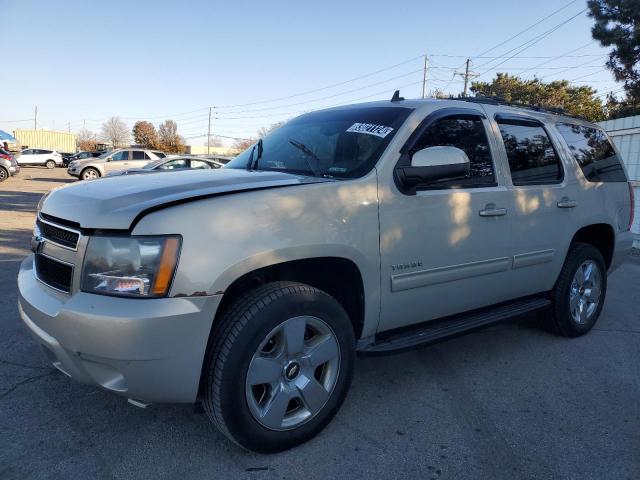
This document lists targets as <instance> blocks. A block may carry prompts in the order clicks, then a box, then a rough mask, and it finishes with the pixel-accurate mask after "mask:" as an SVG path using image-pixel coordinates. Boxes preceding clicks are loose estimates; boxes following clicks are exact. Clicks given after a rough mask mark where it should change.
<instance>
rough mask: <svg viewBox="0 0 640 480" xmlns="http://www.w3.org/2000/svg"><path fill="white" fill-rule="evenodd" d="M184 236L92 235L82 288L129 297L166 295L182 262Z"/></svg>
mask: <svg viewBox="0 0 640 480" xmlns="http://www.w3.org/2000/svg"><path fill="white" fill-rule="evenodd" d="M179 253H180V237H177V236H166V237H158V236H153V237H102V236H95V237H91V238H90V239H89V245H87V253H86V254H85V257H84V266H83V269H82V287H81V288H82V290H83V291H85V292H91V293H102V294H104V295H118V296H125V297H163V296H165V295H166V294H167V293H168V292H169V287H170V286H171V280H172V279H173V274H174V272H175V268H176V265H177V263H178V255H179Z"/></svg>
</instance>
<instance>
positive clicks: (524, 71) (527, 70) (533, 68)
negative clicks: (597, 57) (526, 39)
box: [517, 40, 604, 75]
mask: <svg viewBox="0 0 640 480" xmlns="http://www.w3.org/2000/svg"><path fill="white" fill-rule="evenodd" d="M594 42H595V40H592V41H590V42H587V43H585V44H584V45H581V46H579V47H578V48H574V49H573V50H569V51H568V52H567V53H566V54H561V55H556V56H555V57H552V58H551V59H550V60H547V61H546V62H542V63H539V64H538V65H534V66H533V67H531V68H528V69H526V70H522V71H521V72H519V73H518V74H517V75H522V74H523V73H526V72H530V71H531V70H536V69H538V68H539V67H541V66H542V65H547V64H549V63H551V62H553V61H555V60H558V59H560V58H565V57H566V56H567V54H569V53H573V52H577V51H578V50H582V49H583V48H586V47H588V46H589V45H591V44H592V43H594ZM603 56H604V55H602V57H603ZM591 61H592V60H590V61H588V62H586V63H590V62H591ZM586 63H585V65H586Z"/></svg>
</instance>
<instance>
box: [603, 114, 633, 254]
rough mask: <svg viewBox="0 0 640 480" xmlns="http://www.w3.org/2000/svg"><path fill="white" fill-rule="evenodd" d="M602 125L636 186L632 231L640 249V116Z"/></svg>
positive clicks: (618, 119) (608, 121)
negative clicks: (618, 151)
mask: <svg viewBox="0 0 640 480" xmlns="http://www.w3.org/2000/svg"><path fill="white" fill-rule="evenodd" d="M600 125H601V126H602V127H603V128H604V129H605V130H606V131H607V133H608V134H609V136H610V137H611V139H612V140H613V143H615V144H616V147H618V150H620V154H621V155H622V161H623V162H624V164H625V166H626V167H627V173H628V174H629V180H631V183H632V184H633V186H634V192H635V198H636V205H635V212H636V215H635V220H634V222H633V226H632V227H631V230H632V231H633V233H634V234H635V241H634V242H633V244H634V247H636V248H640V115H636V116H635V117H624V118H617V119H615V120H607V121H606V122H600Z"/></svg>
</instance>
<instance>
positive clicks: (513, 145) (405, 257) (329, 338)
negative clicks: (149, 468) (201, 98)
mask: <svg viewBox="0 0 640 480" xmlns="http://www.w3.org/2000/svg"><path fill="white" fill-rule="evenodd" d="M631 197H632V190H631V189H630V188H629V184H628V181H627V176H626V173H625V168H624V165H623V164H622V162H621V161H620V157H619V155H618V153H617V151H616V148H615V147H614V146H613V144H612V143H611V142H610V140H609V139H608V137H607V135H606V133H605V132H604V131H602V130H601V129H600V128H599V127H598V126H596V125H594V124H593V123H590V122H587V121H585V120H582V119H579V118H575V117H571V116H566V115H562V114H558V113H556V112H550V111H544V110H542V109H539V108H536V109H529V108H522V107H518V106H513V105H509V104H507V103H506V102H501V101H498V100H494V99H483V98H466V99H459V100H404V99H402V98H401V97H399V95H394V98H393V99H392V101H384V102H372V103H365V104H359V105H351V106H345V107H338V108H333V109H328V110H323V111H318V112H312V113H308V114H305V115H302V116H300V117H298V118H296V119H294V120H292V121H290V122H288V123H286V124H285V125H284V126H282V127H281V128H279V129H278V130H276V131H274V132H273V133H271V134H270V135H268V136H266V137H265V138H264V139H263V140H261V141H259V142H257V143H256V144H255V145H253V146H252V147H250V148H249V149H248V150H246V151H245V152H243V153H242V154H240V155H239V156H238V157H236V158H235V159H234V160H232V161H231V162H229V163H228V164H227V165H226V166H225V167H224V168H221V169H217V170H188V171H180V172H173V173H158V174H154V175H126V176H120V177H113V178H103V179H99V180H97V181H93V182H82V183H80V184H72V185H68V186H64V187H62V188H59V189H56V190H54V191H52V192H51V193H50V194H48V195H47V196H46V197H45V198H43V199H42V200H41V202H40V204H39V206H38V213H37V220H36V225H35V230H34V235H33V238H32V245H31V246H32V250H33V252H34V253H33V255H32V256H30V257H28V258H27V259H26V260H25V261H24V262H23V263H22V265H21V268H20V272H19V277H18V287H19V311H20V315H21V317H22V320H23V321H24V323H25V324H26V326H27V327H28V328H29V330H30V331H31V332H32V333H33V335H34V337H35V339H36V341H37V342H39V343H40V344H41V345H42V347H43V350H44V352H45V354H46V355H47V357H48V358H49V359H50V361H51V362H52V364H53V365H54V366H55V367H56V368H58V369H59V370H60V371H62V372H63V373H65V374H66V375H68V376H69V377H72V378H74V379H76V380H78V381H80V382H84V383H88V384H93V385H97V386H99V387H101V388H103V389H106V390H108V391H111V392H113V393H115V394H118V395H122V396H124V397H126V398H128V399H129V401H130V402H131V403H133V404H134V405H137V406H147V405H148V404H150V403H152V402H202V404H203V406H204V409H205V411H206V413H207V414H208V416H209V418H210V419H211V421H212V422H213V423H214V424H215V425H216V426H217V427H218V428H219V429H220V431H221V432H223V433H224V434H225V435H226V436H227V437H228V438H230V439H231V440H232V441H234V442H236V443H237V444H238V445H240V446H242V447H244V448H247V449H250V450H254V451H260V452H273V451H280V450H284V449H287V448H291V447H293V446H295V445H298V444H300V443H302V442H304V441H306V440H308V439H309V438H311V437H313V436H314V435H316V434H317V433H318V432H320V431H321V430H322V429H323V428H324V426H325V425H327V424H328V423H329V422H330V420H331V419H332V418H333V416H334V415H335V414H336V412H337V411H338V409H339V408H340V406H341V404H342V403H343V401H344V400H345V397H346V394H347V391H348V389H349V385H350V382H351V378H352V373H353V367H354V362H355V357H356V353H357V352H358V353H361V354H371V355H373V354H384V353H389V352H394V351H400V350H404V349H408V348H413V347H416V346H420V345H424V344H427V343H430V342H434V341H437V340H441V339H443V338H446V337H449V336H452V335H459V334H461V333H463V332H465V331H469V330H472V329H477V328H480V327H483V326H485V325H489V324H492V323H495V322H498V321H501V320H505V319H507V318H512V317H515V316H518V315H521V314H524V313H528V312H538V316H539V318H540V321H541V323H542V324H543V325H544V326H545V327H547V328H549V329H551V330H552V331H554V332H557V333H558V334H560V335H563V336H566V337H576V336H579V335H584V334H586V333H587V332H588V331H589V330H590V329H591V328H592V327H593V325H594V324H595V322H596V320H597V319H598V316H599V315H600V312H601V310H602V306H603V304H604V301H605V295H606V292H607V275H608V274H609V273H611V272H612V271H614V270H615V269H616V268H618V267H619V266H620V264H621V263H622V262H623V261H624V259H625V256H626V255H627V254H628V253H629V251H630V249H631V241H632V240H631V233H630V231H629V227H630V225H631V222H632V219H633V209H632V205H633V202H632V198H631ZM70 206H73V208H70Z"/></svg>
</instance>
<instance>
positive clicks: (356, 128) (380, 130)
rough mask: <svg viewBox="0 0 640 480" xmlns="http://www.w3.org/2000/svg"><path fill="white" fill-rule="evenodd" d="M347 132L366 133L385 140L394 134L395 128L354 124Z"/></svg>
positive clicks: (370, 124) (371, 124)
mask: <svg viewBox="0 0 640 480" xmlns="http://www.w3.org/2000/svg"><path fill="white" fill-rule="evenodd" d="M347 132H354V133H366V134H368V135H375V136H376V137H380V138H384V137H386V136H387V135H389V134H390V133H391V132H393V128H392V127H387V126H385V125H376V124H374V123H354V124H353V125H351V126H350V127H349V128H348V129H347Z"/></svg>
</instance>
